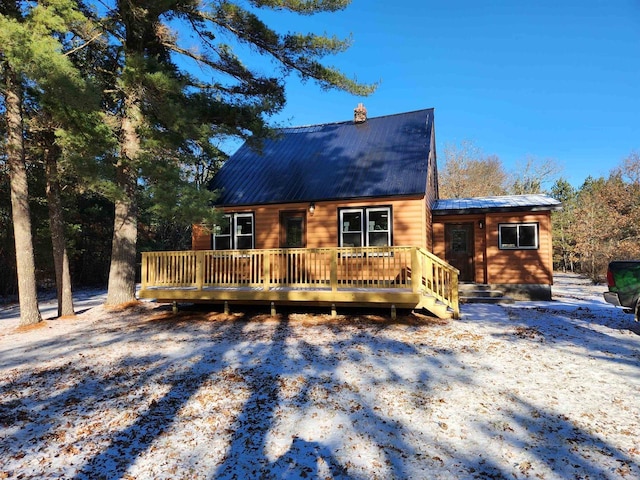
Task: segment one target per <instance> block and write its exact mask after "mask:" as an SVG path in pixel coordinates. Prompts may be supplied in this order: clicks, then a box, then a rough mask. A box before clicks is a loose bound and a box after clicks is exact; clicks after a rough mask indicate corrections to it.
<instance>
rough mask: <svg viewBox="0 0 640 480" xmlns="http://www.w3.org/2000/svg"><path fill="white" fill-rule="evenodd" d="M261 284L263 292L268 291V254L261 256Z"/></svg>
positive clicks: (269, 269) (269, 264)
mask: <svg viewBox="0 0 640 480" xmlns="http://www.w3.org/2000/svg"><path fill="white" fill-rule="evenodd" d="M262 262H263V263H262V282H263V284H264V287H263V288H264V290H265V291H268V290H269V287H270V283H271V256H270V255H269V252H264V253H263V254H262Z"/></svg>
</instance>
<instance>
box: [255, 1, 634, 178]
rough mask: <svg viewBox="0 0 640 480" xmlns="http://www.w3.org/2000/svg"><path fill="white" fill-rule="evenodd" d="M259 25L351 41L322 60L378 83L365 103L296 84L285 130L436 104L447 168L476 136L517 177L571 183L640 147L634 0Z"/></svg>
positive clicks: (369, 9)
mask: <svg viewBox="0 0 640 480" xmlns="http://www.w3.org/2000/svg"><path fill="white" fill-rule="evenodd" d="M263 18H264V19H265V21H267V23H268V24H269V25H271V26H272V27H274V28H276V29H277V30H279V31H281V32H286V31H313V32H315V33H324V32H327V33H329V34H335V35H337V36H340V37H346V36H349V35H352V37H353V45H352V46H351V48H350V49H349V50H348V51H347V52H345V53H341V54H339V55H336V56H331V57H327V58H326V59H325V63H326V64H329V65H333V66H336V67H339V68H340V69H341V70H342V71H343V72H345V73H347V74H348V75H349V76H356V77H357V79H358V80H359V81H362V82H366V83H372V82H380V85H379V87H378V90H377V91H376V92H375V93H374V94H373V95H372V96H370V97H366V98H361V97H355V96H352V95H349V94H346V93H342V92H335V91H330V92H326V91H322V90H321V89H320V88H319V87H318V86H316V85H315V84H314V83H313V82H307V83H305V84H301V83H300V82H299V80H298V79H297V78H296V77H295V76H291V77H289V78H288V82H287V88H288V90H287V106H286V107H285V109H284V110H283V112H282V113H281V114H279V115H278V116H277V117H275V118H274V121H276V122H278V123H279V124H281V125H287V126H288V125H308V124H315V123H324V122H334V121H343V120H348V119H350V118H351V117H352V114H353V108H354V107H355V106H356V105H357V104H358V102H363V103H364V104H365V106H366V107H367V110H368V112H369V116H381V115H388V114H393V113H399V112H405V111H411V110H417V109H422V108H430V107H434V108H435V115H436V116H435V122H436V142H437V149H438V152H439V154H440V162H443V161H444V155H443V154H442V152H443V149H444V146H445V145H446V144H447V143H460V142H461V141H463V140H471V141H473V142H474V143H475V145H476V146H478V147H480V148H481V149H482V151H483V152H484V153H485V154H487V155H490V154H495V155H497V156H498V157H499V158H500V159H501V160H502V161H503V163H504V164H505V167H506V168H507V169H510V170H513V169H516V168H517V166H518V165H519V163H520V162H522V161H523V160H524V159H525V158H526V157H527V156H533V157H535V158H538V159H547V158H551V159H553V160H555V161H556V162H557V163H558V164H559V165H560V166H561V167H562V168H563V171H562V172H561V174H562V176H564V177H565V178H567V179H568V180H569V181H570V182H571V183H572V184H573V185H574V186H576V187H579V186H580V185H581V184H582V182H583V181H584V179H585V178H586V177H587V176H588V175H592V176H601V175H604V176H606V175H607V174H608V173H609V171H610V170H611V168H613V167H615V166H617V165H618V164H619V163H620V161H621V160H622V159H623V158H625V157H626V156H628V155H629V154H630V153H631V152H632V151H633V150H636V151H640V1H639V0H609V1H606V0H603V1H595V0H583V1H574V0H556V1H548V0H542V1H535V2H525V1H518V0H510V1H506V0H505V1H502V0H500V1H491V2H478V1H472V0H459V1H446V2H444V1H430V0H405V1H402V2H390V1H388V0H354V1H353V2H352V4H351V5H350V6H349V7H348V8H347V9H346V10H344V11H341V12H336V13H332V14H322V15H317V16H312V17H299V16H294V15H289V14H283V13H282V12H278V13H274V14H269V15H267V16H265V17H263Z"/></svg>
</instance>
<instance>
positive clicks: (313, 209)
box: [309, 202, 316, 215]
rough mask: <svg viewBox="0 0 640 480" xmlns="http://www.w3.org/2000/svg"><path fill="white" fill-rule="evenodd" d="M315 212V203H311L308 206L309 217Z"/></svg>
mask: <svg viewBox="0 0 640 480" xmlns="http://www.w3.org/2000/svg"><path fill="white" fill-rule="evenodd" d="M315 211H316V204H315V203H313V202H311V203H310V204H309V213H310V214H311V215H313V212H315Z"/></svg>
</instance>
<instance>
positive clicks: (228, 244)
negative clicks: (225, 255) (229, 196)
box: [213, 213, 255, 250]
mask: <svg viewBox="0 0 640 480" xmlns="http://www.w3.org/2000/svg"><path fill="white" fill-rule="evenodd" d="M254 223H255V221H254V217H253V213H232V214H227V215H224V217H223V220H222V222H221V224H220V225H216V226H215V227H214V232H213V249H214V250H250V249H252V248H254Z"/></svg>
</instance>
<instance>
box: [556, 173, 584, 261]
mask: <svg viewBox="0 0 640 480" xmlns="http://www.w3.org/2000/svg"><path fill="white" fill-rule="evenodd" d="M550 193H551V196H552V197H553V198H555V199H556V200H558V201H560V202H562V210H561V211H559V212H553V213H552V215H551V225H552V229H553V262H554V265H555V268H560V269H562V271H563V272H566V271H567V270H569V271H571V272H573V271H574V262H575V260H576V256H575V241H574V239H573V238H572V236H571V228H572V225H573V222H574V221H575V213H574V211H575V207H576V197H577V192H576V190H575V188H573V187H572V186H571V184H570V183H569V182H568V181H567V180H565V179H564V178H559V179H558V180H556V182H555V183H554V184H553V186H552V187H551V192H550Z"/></svg>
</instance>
